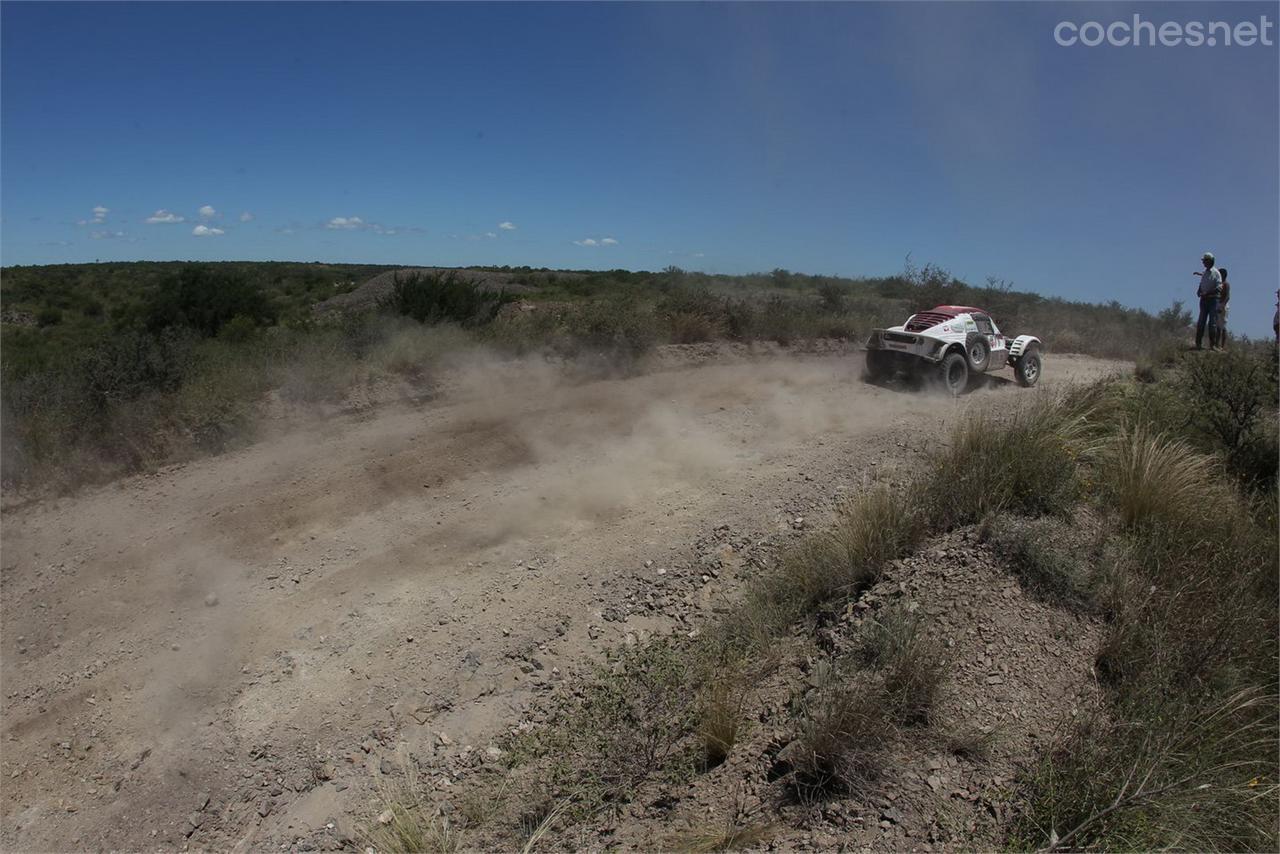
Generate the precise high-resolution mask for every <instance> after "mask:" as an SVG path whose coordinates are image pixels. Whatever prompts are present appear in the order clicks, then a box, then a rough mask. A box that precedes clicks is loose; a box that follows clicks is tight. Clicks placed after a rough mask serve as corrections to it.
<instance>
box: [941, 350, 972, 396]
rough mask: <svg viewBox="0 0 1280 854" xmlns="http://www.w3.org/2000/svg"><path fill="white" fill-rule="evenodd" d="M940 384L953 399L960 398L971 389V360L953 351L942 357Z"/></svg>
mask: <svg viewBox="0 0 1280 854" xmlns="http://www.w3.org/2000/svg"><path fill="white" fill-rule="evenodd" d="M938 384H939V385H940V386H941V387H942V390H943V391H945V392H946V393H947V394H949V395H951V396H952V397H959V396H960V395H962V394H964V392H965V390H966V389H967V388H969V359H968V358H967V357H966V356H965V354H964V353H961V352H959V351H957V350H952V351H951V352H950V353H948V354H947V355H945V356H943V357H942V363H941V364H940V365H938Z"/></svg>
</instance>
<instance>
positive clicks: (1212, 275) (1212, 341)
mask: <svg viewBox="0 0 1280 854" xmlns="http://www.w3.org/2000/svg"><path fill="white" fill-rule="evenodd" d="M1200 261H1201V263H1203V264H1204V272H1202V273H1193V274H1192V275H1195V276H1199V277H1200V287H1198V288H1196V296H1198V297H1199V298H1200V317H1199V318H1198V319H1197V320H1196V349H1197V350H1203V349H1204V347H1202V346H1201V342H1202V341H1203V340H1204V328H1205V326H1208V327H1209V349H1210V350H1216V349H1217V343H1218V300H1219V298H1220V297H1221V296H1222V276H1220V275H1218V271H1217V269H1216V268H1215V267H1214V266H1213V262H1214V257H1213V253H1212V252H1206V253H1204V255H1202V256H1201V258H1200Z"/></svg>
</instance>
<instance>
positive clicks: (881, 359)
mask: <svg viewBox="0 0 1280 854" xmlns="http://www.w3.org/2000/svg"><path fill="white" fill-rule="evenodd" d="M892 374H893V361H892V359H891V358H890V357H889V354H888V353H886V352H884V351H883V350H868V351H867V358H866V363H865V364H864V365H863V368H862V376H863V377H864V378H865V379H866V380H867V382H872V383H878V382H884V381H885V380H887V379H888V378H889V377H890V376H891V375H892Z"/></svg>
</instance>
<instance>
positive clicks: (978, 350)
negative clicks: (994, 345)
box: [964, 332, 991, 374]
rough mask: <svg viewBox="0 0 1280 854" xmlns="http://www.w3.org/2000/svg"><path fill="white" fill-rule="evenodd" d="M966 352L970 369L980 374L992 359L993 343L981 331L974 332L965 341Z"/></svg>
mask: <svg viewBox="0 0 1280 854" xmlns="http://www.w3.org/2000/svg"><path fill="white" fill-rule="evenodd" d="M964 354H965V357H966V358H968V360H969V370H970V371H973V372H974V373H975V374H980V373H982V372H983V371H985V370H986V369H987V363H988V362H990V361H991V344H990V343H989V342H988V341H987V336H985V335H983V334H982V333H981V332H972V333H970V334H969V337H968V339H967V340H966V341H965V342H964Z"/></svg>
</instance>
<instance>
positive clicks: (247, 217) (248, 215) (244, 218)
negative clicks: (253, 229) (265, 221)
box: [240, 211, 253, 222]
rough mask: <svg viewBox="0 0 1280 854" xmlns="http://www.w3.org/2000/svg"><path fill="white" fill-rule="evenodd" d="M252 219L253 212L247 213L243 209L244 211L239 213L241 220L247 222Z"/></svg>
mask: <svg viewBox="0 0 1280 854" xmlns="http://www.w3.org/2000/svg"><path fill="white" fill-rule="evenodd" d="M252 219H253V214H251V213H249V212H248V211H245V212H244V213H242V214H240V221H241V222H249V221H251V220H252Z"/></svg>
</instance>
